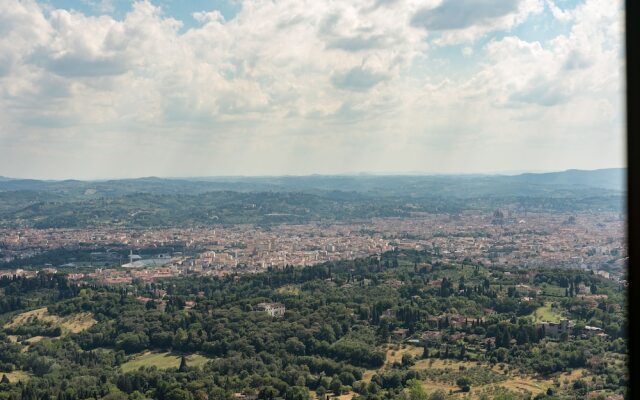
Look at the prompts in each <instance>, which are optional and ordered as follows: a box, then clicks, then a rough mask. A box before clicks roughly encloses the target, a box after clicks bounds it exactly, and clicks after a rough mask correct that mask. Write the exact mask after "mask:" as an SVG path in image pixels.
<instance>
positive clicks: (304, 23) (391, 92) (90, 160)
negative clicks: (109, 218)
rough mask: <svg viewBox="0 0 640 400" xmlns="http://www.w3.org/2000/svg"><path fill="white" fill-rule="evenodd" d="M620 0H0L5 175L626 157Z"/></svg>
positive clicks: (545, 166) (285, 170)
mask: <svg viewBox="0 0 640 400" xmlns="http://www.w3.org/2000/svg"><path fill="white" fill-rule="evenodd" d="M623 21H624V5H623V2H622V0H420V1H416V0H353V1H346V0H341V1H323V0H321V1H319V0H271V1H263V0H242V1H241V0H223V1H214V0H190V1H183V0H145V1H128V0H77V1H71V0H40V1H36V0H0V175H2V176H9V177H20V178H39V179H68V178H75V179H97V178H119V177H123V178H124V177H140V176H171V177H179V176H221V175H224V176H229V175H307V174H345V173H346V174H350V173H360V172H367V173H424V174H443V173H496V172H498V173H499V172H505V171H553V170H565V169H571V168H577V169H597V168H608V167H624V166H626V159H625V115H624V106H625V98H624V91H625V82H624V71H625V60H624V45H623V43H624V42H623V37H624V24H623Z"/></svg>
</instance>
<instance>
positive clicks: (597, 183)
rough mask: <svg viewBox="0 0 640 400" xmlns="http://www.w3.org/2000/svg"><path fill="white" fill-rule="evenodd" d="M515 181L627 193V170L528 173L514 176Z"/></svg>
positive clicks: (608, 169) (572, 170) (574, 170)
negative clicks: (587, 187) (577, 186)
mask: <svg viewBox="0 0 640 400" xmlns="http://www.w3.org/2000/svg"><path fill="white" fill-rule="evenodd" d="M510 178H512V179H513V180H517V181H519V182H528V183H535V184H546V185H582V186H589V187H596V188H602V189H609V190H619V191H626V187H627V182H626V181H627V169H626V168H606V169H597V170H591V171H589V170H579V169H570V170H566V171H562V172H546V173H537V174H533V173H527V174H520V175H514V176H512V177H510Z"/></svg>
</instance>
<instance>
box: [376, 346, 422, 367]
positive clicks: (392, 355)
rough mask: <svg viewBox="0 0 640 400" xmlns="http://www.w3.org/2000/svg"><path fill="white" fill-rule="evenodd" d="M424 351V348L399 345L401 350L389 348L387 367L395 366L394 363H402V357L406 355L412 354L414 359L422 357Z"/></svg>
mask: <svg viewBox="0 0 640 400" xmlns="http://www.w3.org/2000/svg"><path fill="white" fill-rule="evenodd" d="M423 351H424V350H423V349H422V347H416V346H410V345H399V348H396V346H389V347H387V355H386V358H385V362H384V364H385V366H386V365H390V364H393V363H394V362H402V356H403V355H404V354H411V355H412V356H413V357H414V358H420V357H422V352H423Z"/></svg>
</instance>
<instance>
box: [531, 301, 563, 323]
mask: <svg viewBox="0 0 640 400" xmlns="http://www.w3.org/2000/svg"><path fill="white" fill-rule="evenodd" d="M562 318H563V316H562V314H560V312H558V311H557V310H555V309H553V308H552V307H551V304H550V303H545V305H544V306H542V307H540V308H538V309H537V310H535V311H534V312H533V319H534V320H535V322H542V321H546V322H556V323H557V322H560V320H561V319H562Z"/></svg>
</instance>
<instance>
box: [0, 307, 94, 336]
mask: <svg viewBox="0 0 640 400" xmlns="http://www.w3.org/2000/svg"><path fill="white" fill-rule="evenodd" d="M35 320H39V321H44V322H51V323H52V324H54V326H59V327H60V328H61V329H62V334H63V335H64V334H67V333H78V332H82V331H84V330H85V329H88V328H90V327H92V326H93V325H95V324H96V323H97V321H96V320H95V319H93V315H92V314H91V313H88V312H85V313H78V314H72V315H68V316H64V317H60V316H57V315H51V314H49V312H48V311H47V309H46V307H43V308H38V309H36V310H31V311H26V312H23V313H21V314H18V315H16V316H15V317H13V318H12V319H11V321H9V322H8V323H6V324H5V325H4V327H5V328H11V327H15V326H18V325H22V324H26V323H29V322H32V321H35Z"/></svg>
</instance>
